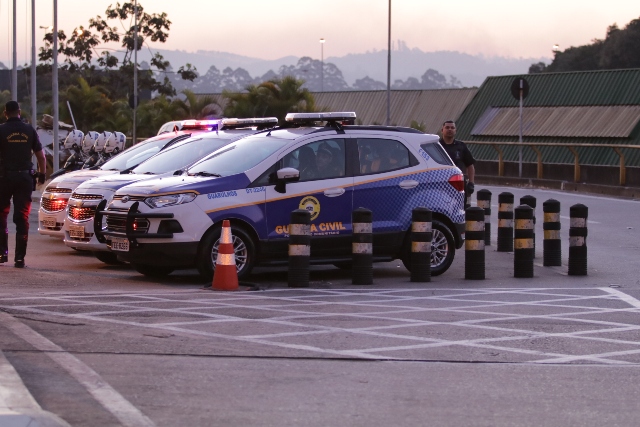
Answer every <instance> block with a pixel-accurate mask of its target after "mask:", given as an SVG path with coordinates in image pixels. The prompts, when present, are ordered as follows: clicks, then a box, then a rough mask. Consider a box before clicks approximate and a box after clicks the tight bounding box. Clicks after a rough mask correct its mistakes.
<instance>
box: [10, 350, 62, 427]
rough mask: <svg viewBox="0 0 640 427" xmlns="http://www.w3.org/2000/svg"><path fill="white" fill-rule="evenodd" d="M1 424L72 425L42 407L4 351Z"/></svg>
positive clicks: (18, 426) (24, 425)
mask: <svg viewBox="0 0 640 427" xmlns="http://www.w3.org/2000/svg"><path fill="white" fill-rule="evenodd" d="M0 425H2V426H15V427H27V426H28V427H71V426H70V425H69V423H67V422H66V421H64V420H63V419H61V418H60V417H58V416H57V415H55V414H53V413H51V412H48V411H45V410H43V409H42V408H41V407H40V405H39V404H38V402H36V400H35V399H34V398H33V396H31V393H29V390H28V389H27V387H26V386H25V385H24V383H23V382H22V379H21V378H20V375H18V373H17V372H16V370H15V369H14V367H13V365H11V363H9V361H8V360H7V358H6V357H5V356H4V354H3V353H2V351H0Z"/></svg>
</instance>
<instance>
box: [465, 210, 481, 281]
mask: <svg viewBox="0 0 640 427" xmlns="http://www.w3.org/2000/svg"><path fill="white" fill-rule="evenodd" d="M464 234H465V241H464V245H465V246H464V278H465V279H467V280H484V277H485V274H484V273H485V256H484V209H482V208H479V207H473V208H467V210H466V223H465V233H464Z"/></svg>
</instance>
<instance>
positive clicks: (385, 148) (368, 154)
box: [358, 138, 410, 175]
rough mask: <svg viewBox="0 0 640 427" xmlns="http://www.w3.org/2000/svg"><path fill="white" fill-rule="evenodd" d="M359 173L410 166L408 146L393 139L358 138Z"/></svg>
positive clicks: (366, 173)
mask: <svg viewBox="0 0 640 427" xmlns="http://www.w3.org/2000/svg"><path fill="white" fill-rule="evenodd" d="M358 155H359V159H360V162H359V166H360V167H359V175H368V174H372V173H382V172H389V171H392V170H396V169H402V168H405V167H407V166H409V163H410V154H409V150H407V147H405V146H404V145H402V143H400V142H398V141H394V140H392V139H379V138H362V139H358Z"/></svg>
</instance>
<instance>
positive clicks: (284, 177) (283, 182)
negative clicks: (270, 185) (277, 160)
mask: <svg viewBox="0 0 640 427" xmlns="http://www.w3.org/2000/svg"><path fill="white" fill-rule="evenodd" d="M276 177H277V179H276V186H275V188H274V190H276V191H277V192H278V193H286V192H287V182H296V181H298V180H299V179H300V171H299V170H298V169H296V168H282V169H279V170H278V172H276Z"/></svg>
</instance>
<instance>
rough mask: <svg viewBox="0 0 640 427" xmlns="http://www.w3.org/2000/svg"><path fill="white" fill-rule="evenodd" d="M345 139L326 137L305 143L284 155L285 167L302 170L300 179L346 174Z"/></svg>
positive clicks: (333, 176) (312, 179)
mask: <svg viewBox="0 0 640 427" xmlns="http://www.w3.org/2000/svg"><path fill="white" fill-rule="evenodd" d="M344 147H345V145H344V139H325V140H321V141H315V142H312V143H310V144H307V145H304V146H302V147H300V148H298V149H296V150H293V151H292V152H290V153H288V154H287V155H286V156H284V159H283V167H291V168H296V169H298V171H300V181H314V180H316V179H328V178H337V177H341V176H345V160H344V159H345V148H344Z"/></svg>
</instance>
